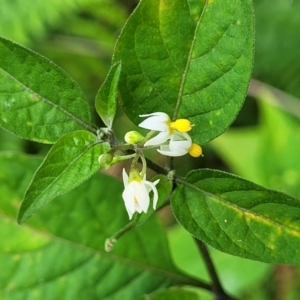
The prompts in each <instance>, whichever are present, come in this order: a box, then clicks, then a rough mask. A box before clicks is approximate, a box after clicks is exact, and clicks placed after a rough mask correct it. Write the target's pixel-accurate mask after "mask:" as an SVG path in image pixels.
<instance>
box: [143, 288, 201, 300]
mask: <svg viewBox="0 0 300 300" xmlns="http://www.w3.org/2000/svg"><path fill="white" fill-rule="evenodd" d="M198 299H199V298H198V296H197V295H196V294H194V293H193V292H189V291H186V290H184V289H181V288H171V289H165V290H158V291H156V292H154V293H152V294H150V295H145V296H143V297H141V298H140V300H198Z"/></svg>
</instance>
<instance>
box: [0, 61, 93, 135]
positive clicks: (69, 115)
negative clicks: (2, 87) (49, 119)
mask: <svg viewBox="0 0 300 300" xmlns="http://www.w3.org/2000/svg"><path fill="white" fill-rule="evenodd" d="M0 71H2V72H3V73H4V74H5V75H6V76H8V77H9V78H11V79H12V80H13V81H14V82H16V83H17V84H19V85H20V86H21V87H22V88H23V89H24V91H27V92H29V93H31V94H33V95H35V96H36V97H38V98H39V99H41V100H42V101H44V102H45V103H47V104H48V105H50V106H52V107H54V108H55V109H57V110H59V111H61V112H62V113H63V114H65V115H67V116H68V117H70V118H71V119H72V120H74V121H75V122H77V123H79V124H80V125H81V126H83V127H84V128H86V129H88V130H90V131H92V132H94V133H96V132H97V130H96V129H95V128H93V127H92V126H90V125H89V124H87V123H85V122H84V121H83V120H81V119H80V118H78V117H76V116H75V115H74V114H72V113H70V112H69V111H67V110H66V109H65V108H63V107H62V106H60V105H58V104H56V103H54V102H52V101H51V100H49V99H47V98H46V97H44V96H42V95H40V94H39V93H37V92H35V91H34V90H32V89H31V88H29V87H27V86H26V85H25V84H23V83H22V82H21V81H19V80H18V79H17V78H15V77H14V76H13V75H11V74H10V73H8V72H7V71H6V70H4V69H3V68H1V67H0ZM22 109H23V108H22Z"/></svg>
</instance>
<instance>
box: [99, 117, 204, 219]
mask: <svg viewBox="0 0 300 300" xmlns="http://www.w3.org/2000/svg"><path fill="white" fill-rule="evenodd" d="M140 117H146V119H145V120H144V121H143V122H141V123H140V124H139V127H141V128H145V129H148V130H150V132H149V133H148V134H147V136H146V137H144V136H143V135H142V134H140V133H139V132H137V131H129V132H127V133H126V135H125V141H126V142H127V144H126V145H117V146H115V147H114V148H112V149H111V150H110V151H109V152H108V153H105V154H103V155H101V156H100V157H99V164H100V166H101V167H103V168H106V169H107V168H109V167H110V166H111V165H113V164H115V163H117V162H119V161H122V160H126V159H132V163H131V167H130V171H129V174H127V173H126V171H125V169H123V183H124V191H123V193H122V197H123V200H124V203H125V207H126V210H127V213H128V215H129V219H132V217H133V215H134V214H135V213H136V212H137V213H142V212H144V213H146V212H147V211H148V208H149V205H150V196H149V194H150V193H153V209H156V205H157V201H158V191H157V188H156V185H157V184H158V182H159V180H156V181H154V182H151V181H147V180H146V169H147V163H146V159H145V157H144V154H143V150H146V149H148V148H153V147H159V149H157V151H158V152H159V153H161V154H163V155H166V156H173V157H175V156H181V155H185V154H187V153H189V154H190V155H191V156H194V157H199V156H200V155H202V148H201V147H200V146H199V145H197V144H195V143H192V139H191V137H190V136H189V134H188V132H189V131H190V130H192V124H191V122H190V121H189V120H187V119H178V120H175V121H174V122H173V121H171V119H170V117H169V116H168V115H167V114H166V113H163V112H156V113H152V114H147V115H141V116H140ZM126 150H133V152H134V153H133V154H128V155H121V156H118V155H115V153H116V152H117V151H122V152H123V153H124V151H126ZM139 159H141V161H142V166H143V169H142V171H141V172H140V171H139V170H138V167H137V164H138V161H139Z"/></svg>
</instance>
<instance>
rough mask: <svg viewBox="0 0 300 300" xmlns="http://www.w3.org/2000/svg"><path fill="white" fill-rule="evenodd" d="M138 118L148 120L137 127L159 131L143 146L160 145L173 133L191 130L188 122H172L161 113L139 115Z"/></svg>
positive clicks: (180, 120) (184, 120) (181, 120)
mask: <svg viewBox="0 0 300 300" xmlns="http://www.w3.org/2000/svg"><path fill="white" fill-rule="evenodd" d="M140 117H148V118H147V119H145V120H144V121H143V122H141V123H140V124H139V127H141V128H145V129H148V130H154V131H159V133H158V134H157V135H156V136H155V137H153V138H152V139H150V140H148V141H147V142H146V143H145V146H155V145H161V144H163V143H164V142H166V141H167V140H168V139H170V138H171V137H172V135H173V134H174V132H176V131H178V132H188V131H190V130H191V129H192V125H191V122H190V121H189V120H187V119H178V120H176V121H174V122H172V121H171V119H170V117H169V116H168V115H167V114H166V113H163V112H156V113H152V114H147V115H140Z"/></svg>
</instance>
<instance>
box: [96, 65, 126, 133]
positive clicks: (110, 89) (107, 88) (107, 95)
mask: <svg viewBox="0 0 300 300" xmlns="http://www.w3.org/2000/svg"><path fill="white" fill-rule="evenodd" d="M120 73H121V64H120V63H116V64H114V65H113V66H112V68H111V69H110V71H109V73H108V75H107V77H106V79H105V81H104V83H103V85H102V86H101V88H100V90H99V91H98V93H97V96H96V102H95V105H96V110H97V113H98V114H99V116H100V117H101V119H102V121H103V122H104V124H105V125H106V126H107V127H108V128H111V127H112V123H113V121H114V117H115V114H116V109H117V91H118V83H119V78H120Z"/></svg>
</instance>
